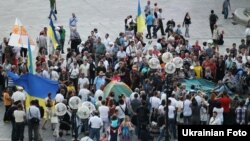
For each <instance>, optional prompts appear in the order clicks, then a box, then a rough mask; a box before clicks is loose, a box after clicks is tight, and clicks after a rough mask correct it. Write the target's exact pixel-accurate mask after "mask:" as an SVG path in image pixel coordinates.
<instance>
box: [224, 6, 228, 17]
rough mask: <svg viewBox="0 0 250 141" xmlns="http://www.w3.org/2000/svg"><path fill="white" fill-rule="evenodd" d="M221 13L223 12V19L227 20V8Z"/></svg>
mask: <svg viewBox="0 0 250 141" xmlns="http://www.w3.org/2000/svg"><path fill="white" fill-rule="evenodd" d="M223 12H224V18H225V19H227V17H228V8H223Z"/></svg>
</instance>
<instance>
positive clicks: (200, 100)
mask: <svg viewBox="0 0 250 141" xmlns="http://www.w3.org/2000/svg"><path fill="white" fill-rule="evenodd" d="M194 98H195V100H196V102H197V103H198V105H199V106H200V105H201V102H202V98H201V96H199V95H197V96H195V97H194Z"/></svg>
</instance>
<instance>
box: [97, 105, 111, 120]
mask: <svg viewBox="0 0 250 141" xmlns="http://www.w3.org/2000/svg"><path fill="white" fill-rule="evenodd" d="M98 111H99V113H100V118H101V119H102V120H103V121H104V120H107V119H108V118H109V107H108V106H105V105H101V106H100V107H99V108H98Z"/></svg>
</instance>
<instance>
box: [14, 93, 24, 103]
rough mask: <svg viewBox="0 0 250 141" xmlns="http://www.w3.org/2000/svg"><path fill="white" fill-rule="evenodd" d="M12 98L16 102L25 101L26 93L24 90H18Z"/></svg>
mask: <svg viewBox="0 0 250 141" xmlns="http://www.w3.org/2000/svg"><path fill="white" fill-rule="evenodd" d="M11 99H12V100H13V101H14V102H16V101H19V100H20V101H22V102H23V101H25V99H26V95H25V93H24V92H20V91H16V92H14V93H13V94H12V96H11Z"/></svg>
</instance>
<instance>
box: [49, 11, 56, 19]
mask: <svg viewBox="0 0 250 141" xmlns="http://www.w3.org/2000/svg"><path fill="white" fill-rule="evenodd" d="M51 15H53V16H54V18H55V20H57V17H56V13H55V11H54V9H51V10H50V14H49V18H51Z"/></svg>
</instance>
